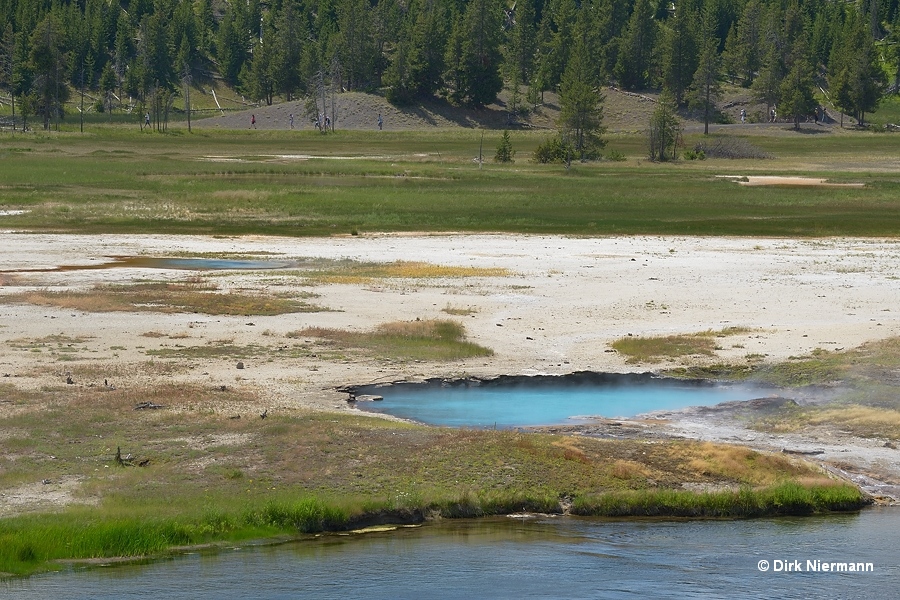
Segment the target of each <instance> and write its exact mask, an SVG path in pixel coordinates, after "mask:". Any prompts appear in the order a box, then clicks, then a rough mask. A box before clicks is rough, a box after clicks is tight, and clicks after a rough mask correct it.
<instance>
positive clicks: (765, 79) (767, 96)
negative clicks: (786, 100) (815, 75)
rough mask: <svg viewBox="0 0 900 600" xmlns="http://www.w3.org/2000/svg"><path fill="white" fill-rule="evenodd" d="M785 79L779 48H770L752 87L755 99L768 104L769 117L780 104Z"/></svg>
mask: <svg viewBox="0 0 900 600" xmlns="http://www.w3.org/2000/svg"><path fill="white" fill-rule="evenodd" d="M783 78H784V66H783V65H782V62H781V58H780V53H779V52H778V48H777V47H776V46H770V47H769V52H768V53H767V54H766V59H765V60H764V61H763V67H762V69H760V71H759V76H758V77H757V78H756V79H754V80H753V85H752V86H750V88H751V89H752V90H753V97H754V98H756V100H757V101H759V102H765V103H766V114H767V115H769V114H770V113H771V111H772V107H773V106H775V105H776V104H777V103H778V96H779V94H780V93H781V81H782V79H783Z"/></svg>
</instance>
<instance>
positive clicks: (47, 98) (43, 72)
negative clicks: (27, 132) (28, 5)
mask: <svg viewBox="0 0 900 600" xmlns="http://www.w3.org/2000/svg"><path fill="white" fill-rule="evenodd" d="M29 46H30V54H29V57H28V63H29V70H30V71H31V73H32V80H31V94H30V98H29V101H30V103H31V106H32V108H33V111H34V114H35V115H37V116H40V117H41V118H42V119H43V122H44V129H50V121H51V120H58V119H61V118H62V117H63V107H64V105H65V103H66V101H67V100H68V99H69V87H68V85H66V80H67V76H68V73H67V70H66V66H67V65H66V57H65V53H64V48H63V36H62V27H61V26H60V24H59V22H58V21H57V19H56V18H55V17H54V16H52V15H49V14H48V15H47V16H46V17H44V20H43V21H41V23H40V24H39V25H38V26H37V28H35V30H34V32H33V33H32V34H31V40H30V44H29ZM23 108H24V107H23Z"/></svg>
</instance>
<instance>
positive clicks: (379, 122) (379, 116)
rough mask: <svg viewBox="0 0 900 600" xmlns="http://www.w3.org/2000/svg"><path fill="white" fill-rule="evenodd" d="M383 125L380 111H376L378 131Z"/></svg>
mask: <svg viewBox="0 0 900 600" xmlns="http://www.w3.org/2000/svg"><path fill="white" fill-rule="evenodd" d="M383 125H384V120H383V119H382V118H381V113H378V131H381V128H382V126H383Z"/></svg>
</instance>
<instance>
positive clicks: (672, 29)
mask: <svg viewBox="0 0 900 600" xmlns="http://www.w3.org/2000/svg"><path fill="white" fill-rule="evenodd" d="M696 22H697V13H695V12H693V11H692V10H690V8H689V6H684V5H682V3H679V5H678V6H677V7H676V10H675V15H674V17H672V18H670V19H668V21H667V25H666V29H665V33H664V35H663V58H662V61H661V62H662V81H663V85H664V87H666V88H668V89H669V90H670V91H671V92H672V94H673V95H674V96H675V102H676V103H678V104H681V103H683V102H684V100H685V97H684V95H685V92H686V91H687V89H688V87H689V86H690V84H691V79H692V77H693V75H694V72H695V71H696V70H697V54H698V52H697V34H696V32H695V31H694V24H695V23H696Z"/></svg>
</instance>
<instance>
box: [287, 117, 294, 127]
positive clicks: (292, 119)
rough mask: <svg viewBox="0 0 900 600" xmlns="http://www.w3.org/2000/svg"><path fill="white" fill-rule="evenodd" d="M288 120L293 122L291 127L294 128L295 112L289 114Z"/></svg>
mask: <svg viewBox="0 0 900 600" xmlns="http://www.w3.org/2000/svg"><path fill="white" fill-rule="evenodd" d="M288 121H289V122H290V124H291V129H293V128H294V113H291V114H289V115H288Z"/></svg>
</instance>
